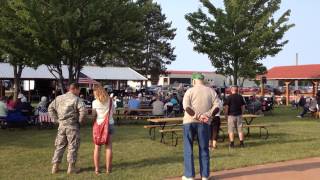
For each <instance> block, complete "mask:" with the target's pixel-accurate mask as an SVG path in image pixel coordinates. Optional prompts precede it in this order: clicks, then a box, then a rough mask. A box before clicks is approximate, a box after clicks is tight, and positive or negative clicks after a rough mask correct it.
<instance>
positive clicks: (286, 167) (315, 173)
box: [173, 158, 320, 180]
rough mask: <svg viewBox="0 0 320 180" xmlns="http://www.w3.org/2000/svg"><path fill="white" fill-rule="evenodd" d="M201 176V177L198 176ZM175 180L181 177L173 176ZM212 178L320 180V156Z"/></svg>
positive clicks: (212, 176) (232, 179) (240, 169)
mask: <svg viewBox="0 0 320 180" xmlns="http://www.w3.org/2000/svg"><path fill="white" fill-rule="evenodd" d="M198 178H199V177H198ZM173 179H175V180H178V179H181V177H179V178H173ZM210 179H211V180H320V158H309V159H303V160H293V161H286V162H279V163H272V164H265V165H258V166H251V167H244V168H239V169H233V170H225V171H219V172H214V173H212V174H211V178H210Z"/></svg>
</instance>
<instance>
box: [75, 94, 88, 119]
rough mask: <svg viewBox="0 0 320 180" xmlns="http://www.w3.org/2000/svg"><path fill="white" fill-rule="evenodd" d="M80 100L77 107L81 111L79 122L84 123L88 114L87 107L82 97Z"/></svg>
mask: <svg viewBox="0 0 320 180" xmlns="http://www.w3.org/2000/svg"><path fill="white" fill-rule="evenodd" d="M78 101H79V102H78V105H77V109H78V112H79V123H80V124H83V122H84V120H85V117H86V115H87V109H86V105H85V104H84V102H83V101H82V100H81V99H79V100H78Z"/></svg>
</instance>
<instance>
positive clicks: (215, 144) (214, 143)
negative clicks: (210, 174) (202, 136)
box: [211, 140, 217, 149]
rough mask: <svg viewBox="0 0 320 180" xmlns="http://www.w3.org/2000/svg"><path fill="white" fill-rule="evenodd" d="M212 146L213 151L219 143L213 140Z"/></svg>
mask: <svg viewBox="0 0 320 180" xmlns="http://www.w3.org/2000/svg"><path fill="white" fill-rule="evenodd" d="M211 145H212V148H213V149H215V148H217V141H216V140H212V142H211Z"/></svg>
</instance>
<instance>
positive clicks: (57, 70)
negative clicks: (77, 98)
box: [47, 65, 65, 94]
mask: <svg viewBox="0 0 320 180" xmlns="http://www.w3.org/2000/svg"><path fill="white" fill-rule="evenodd" d="M47 68H48V70H49V71H50V73H51V74H52V75H53V76H54V77H55V78H56V80H57V81H58V84H59V88H60V90H61V93H62V94H64V93H65V86H64V77H63V72H62V66H61V65H48V66H47ZM54 72H55V73H57V74H58V75H57V74H55V73H54Z"/></svg>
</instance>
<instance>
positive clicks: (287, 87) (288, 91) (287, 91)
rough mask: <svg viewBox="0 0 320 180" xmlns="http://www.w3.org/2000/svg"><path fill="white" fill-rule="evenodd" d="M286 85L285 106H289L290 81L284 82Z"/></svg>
mask: <svg viewBox="0 0 320 180" xmlns="http://www.w3.org/2000/svg"><path fill="white" fill-rule="evenodd" d="M284 83H285V85H286V105H287V106H289V101H290V88H289V85H290V83H291V81H285V82H284Z"/></svg>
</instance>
